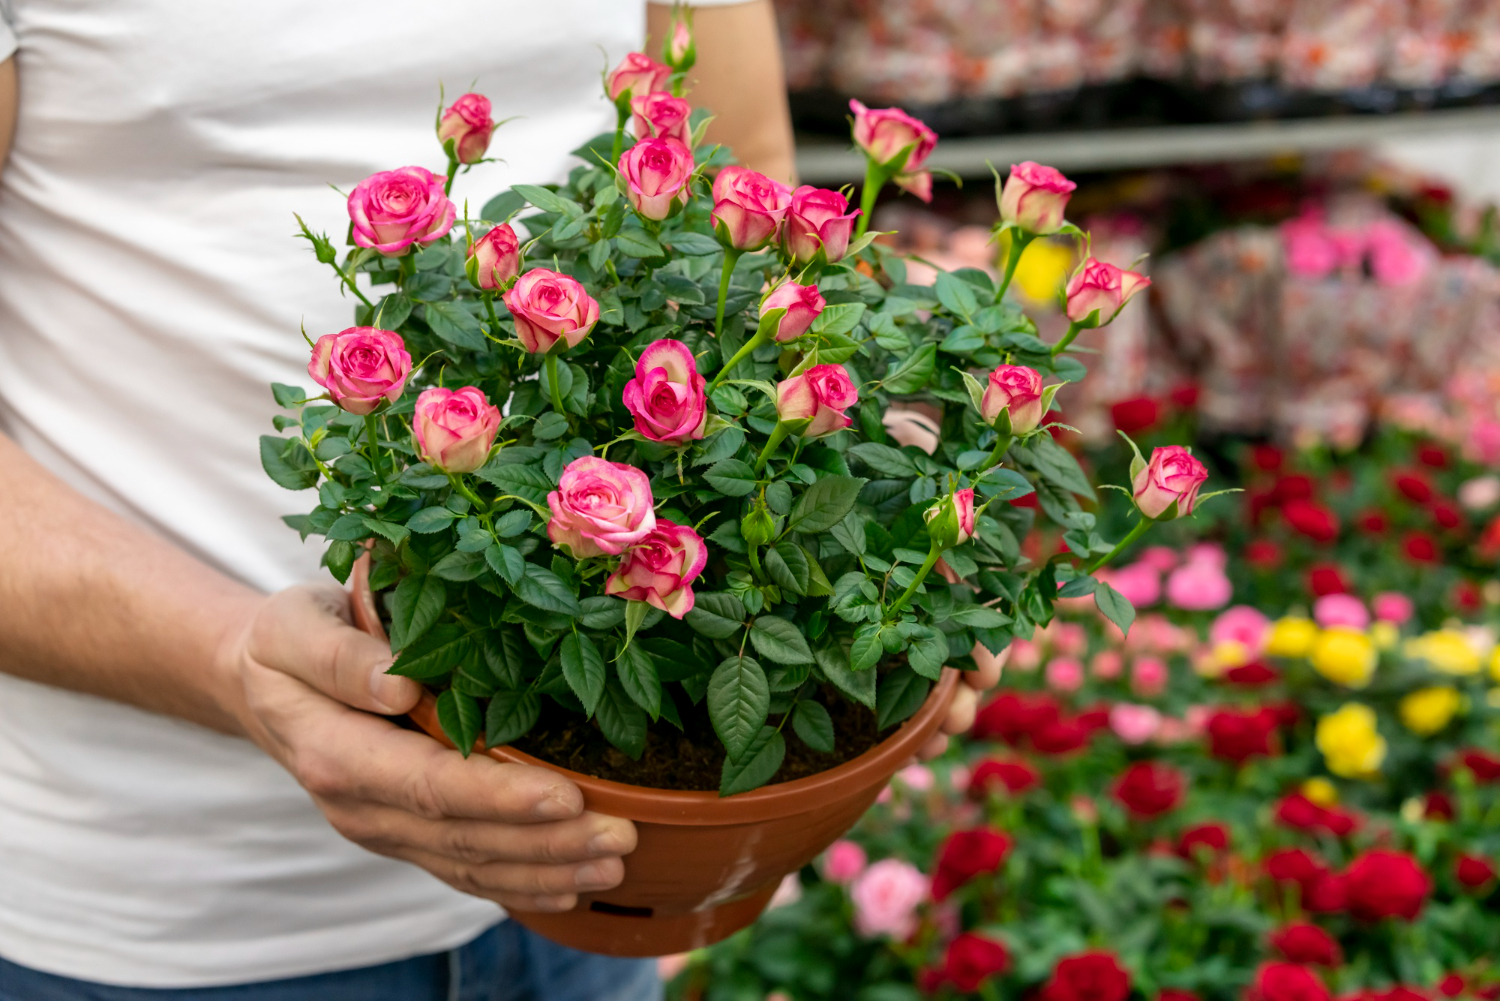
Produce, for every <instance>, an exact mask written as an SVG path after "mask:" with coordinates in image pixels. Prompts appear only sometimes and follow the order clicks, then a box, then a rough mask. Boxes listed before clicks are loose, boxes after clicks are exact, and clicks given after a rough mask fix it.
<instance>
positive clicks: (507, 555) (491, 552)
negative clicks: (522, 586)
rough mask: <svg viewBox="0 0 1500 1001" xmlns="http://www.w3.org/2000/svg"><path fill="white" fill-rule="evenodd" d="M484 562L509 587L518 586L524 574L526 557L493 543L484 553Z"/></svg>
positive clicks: (512, 549)
mask: <svg viewBox="0 0 1500 1001" xmlns="http://www.w3.org/2000/svg"><path fill="white" fill-rule="evenodd" d="M484 561H485V562H486V563H488V564H489V565H490V569H491V570H493V571H495V573H496V574H497V575H498V576H499V577H501V578H502V579H503V580H504V581H505V583H507V584H509V585H510V586H511V587H515V586H516V585H517V584H519V583H520V582H521V578H522V577H523V576H525V574H526V557H524V556H522V555H521V553H520V551H519V550H517V549H514V548H512V547H511V546H502V545H500V544H499V543H498V542H497V543H495V544H494V545H492V546H490V547H489V548H488V549H486V550H485V551H484Z"/></svg>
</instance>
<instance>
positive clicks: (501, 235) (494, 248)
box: [465, 222, 521, 291]
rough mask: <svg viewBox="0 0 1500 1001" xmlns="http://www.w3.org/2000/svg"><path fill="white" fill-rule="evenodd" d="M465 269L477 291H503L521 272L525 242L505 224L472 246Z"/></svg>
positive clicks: (470, 245)
mask: <svg viewBox="0 0 1500 1001" xmlns="http://www.w3.org/2000/svg"><path fill="white" fill-rule="evenodd" d="M465 265H466V267H467V269H468V271H469V280H470V281H472V282H473V283H474V287H475V288H479V289H484V290H486V291H490V290H493V289H497V288H503V287H504V286H505V283H506V282H508V281H510V280H511V279H512V278H514V277H515V276H516V275H517V274H518V273H519V272H520V270H521V241H520V239H519V238H518V237H517V236H516V231H515V230H513V229H511V228H510V224H509V223H504V222H502V223H501V224H500V225H498V226H496V227H495V228H494V229H492V230H490V231H489V232H488V233H486V234H484V235H483V236H481V237H480V238H479V239H477V240H475V241H474V242H473V243H471V244H469V253H468V257H467V260H466V261H465Z"/></svg>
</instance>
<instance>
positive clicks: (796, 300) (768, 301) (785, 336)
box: [760, 279, 827, 344]
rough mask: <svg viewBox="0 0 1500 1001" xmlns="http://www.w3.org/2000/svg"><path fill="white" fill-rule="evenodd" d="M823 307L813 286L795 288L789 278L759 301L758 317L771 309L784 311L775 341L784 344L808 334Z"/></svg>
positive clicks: (821, 299)
mask: <svg viewBox="0 0 1500 1001" xmlns="http://www.w3.org/2000/svg"><path fill="white" fill-rule="evenodd" d="M826 305H827V303H826V302H824V301H823V293H821V292H819V291H818V287H817V286H816V285H798V284H797V283H796V282H794V281H792V280H790V279H788V280H787V281H784V282H782V283H781V284H780V285H778V286H776V288H774V289H773V290H772V291H771V294H770V295H768V296H766V297H765V298H764V299H763V300H761V304H760V315H761V316H765V315H766V313H768V312H770V311H771V310H773V309H784V310H786V312H785V313H783V314H781V319H780V320H779V321H778V322H777V324H776V341H777V343H779V344H784V343H786V342H787V341H795V340H796V339H797V338H799V337H801V336H802V335H803V334H805V333H807V331H808V329H809V328H811V327H812V325H813V321H814V320H816V319H817V318H818V317H819V315H821V314H822V312H823V307H824V306H826Z"/></svg>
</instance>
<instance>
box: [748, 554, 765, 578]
mask: <svg viewBox="0 0 1500 1001" xmlns="http://www.w3.org/2000/svg"><path fill="white" fill-rule="evenodd" d="M759 548H760V547H759V546H751V547H750V569H751V570H753V571H755V579H756V580H761V579H762V578H763V577H765V572H764V571H763V570H761V568H760V554H759V553H757V552H756V550H757V549H759Z"/></svg>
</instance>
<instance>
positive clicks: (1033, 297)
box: [1000, 232, 1075, 306]
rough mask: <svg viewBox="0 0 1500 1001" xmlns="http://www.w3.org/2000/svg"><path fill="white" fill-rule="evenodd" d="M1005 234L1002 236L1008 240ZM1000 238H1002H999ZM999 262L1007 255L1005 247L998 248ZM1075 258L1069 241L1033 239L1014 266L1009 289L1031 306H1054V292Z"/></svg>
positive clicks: (1065, 279)
mask: <svg viewBox="0 0 1500 1001" xmlns="http://www.w3.org/2000/svg"><path fill="white" fill-rule="evenodd" d="M1009 235H1010V234H1009V233H1008V232H1007V233H1006V237H1009ZM1002 239H1003V238H1002ZM1000 249H1001V251H1002V254H1001V259H1002V260H1004V258H1005V256H1006V255H1008V254H1009V253H1010V247H1009V245H1008V244H1007V245H1006V246H1003V247H1001V248H1000ZM1074 262H1075V258H1074V256H1073V244H1072V242H1071V240H1070V241H1069V242H1068V243H1066V244H1064V243H1058V242H1056V241H1053V240H1037V241H1036V242H1035V243H1033V244H1032V245H1031V246H1029V247H1027V248H1026V253H1025V254H1024V255H1022V257H1021V263H1020V264H1019V265H1017V266H1016V277H1015V282H1014V285H1013V287H1014V288H1016V289H1018V290H1019V291H1020V293H1021V294H1022V295H1023V296H1025V297H1026V299H1027V300H1028V301H1029V302H1030V304H1031V305H1034V306H1048V305H1050V306H1056V305H1057V292H1058V290H1059V289H1061V288H1062V287H1063V286H1064V285H1066V284H1067V281H1068V272H1070V271H1072V270H1073V264H1074Z"/></svg>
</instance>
